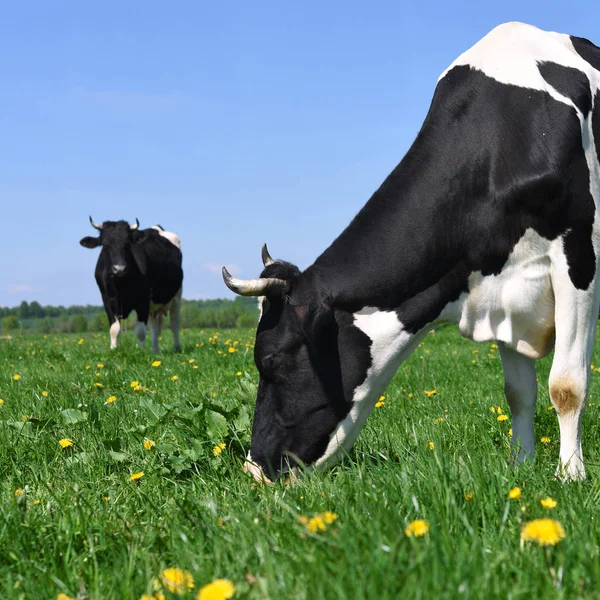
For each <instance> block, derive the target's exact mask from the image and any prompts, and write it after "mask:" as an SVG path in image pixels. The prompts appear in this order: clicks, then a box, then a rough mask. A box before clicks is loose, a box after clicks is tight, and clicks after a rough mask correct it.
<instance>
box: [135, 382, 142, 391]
mask: <svg viewBox="0 0 600 600" xmlns="http://www.w3.org/2000/svg"><path fill="white" fill-rule="evenodd" d="M141 389H142V386H141V385H139V384H138V385H136V386H135V387H134V388H133V391H134V392H139V391H141Z"/></svg>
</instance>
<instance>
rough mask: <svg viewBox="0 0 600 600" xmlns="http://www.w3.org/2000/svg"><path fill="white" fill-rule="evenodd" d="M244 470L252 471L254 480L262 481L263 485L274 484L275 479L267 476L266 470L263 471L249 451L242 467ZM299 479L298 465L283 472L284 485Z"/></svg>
mask: <svg viewBox="0 0 600 600" xmlns="http://www.w3.org/2000/svg"><path fill="white" fill-rule="evenodd" d="M242 471H243V472H244V473H250V474H251V475H252V477H254V480H255V481H257V482H258V483H260V484H261V485H265V484H267V485H274V483H275V482H274V481H273V480H272V479H270V478H269V477H267V475H266V474H265V472H264V471H263V469H262V467H261V466H260V465H257V464H256V463H255V462H254V461H253V460H252V456H250V453H249V452H248V456H247V457H246V462H244V466H243V467H242ZM297 480H298V470H297V468H296V467H291V468H290V469H289V470H286V472H285V473H282V476H281V479H278V481H281V482H282V483H283V484H284V485H286V486H288V485H294V483H296V481H297Z"/></svg>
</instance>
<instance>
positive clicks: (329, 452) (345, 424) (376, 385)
mask: <svg viewBox="0 0 600 600" xmlns="http://www.w3.org/2000/svg"><path fill="white" fill-rule="evenodd" d="M354 325H355V326H356V327H357V328H358V329H360V330H361V331H362V332H363V333H365V334H366V335H367V336H368V337H369V339H370V340H371V366H370V367H369V370H368V371H367V376H366V378H365V381H364V382H363V383H362V384H361V385H359V386H358V387H357V388H356V389H355V390H354V397H353V405H352V408H351V409H350V412H349V413H348V414H347V415H346V417H345V418H344V420H343V421H342V422H341V423H340V424H339V425H338V426H337V427H336V428H335V430H334V431H333V433H332V434H331V437H330V439H329V444H328V445H327V448H326V450H325V453H324V454H323V456H321V457H320V458H319V459H318V460H317V461H316V463H315V467H325V466H327V465H329V464H331V463H333V462H335V461H336V460H337V459H338V458H339V455H340V454H341V453H342V452H346V451H348V450H349V449H350V448H351V447H352V445H353V444H354V442H355V441H356V438H357V437H358V434H359V433H360V430H361V429H362V427H363V425H364V424H365V421H366V420H367V417H368V416H369V414H370V413H371V410H372V409H373V407H374V406H375V402H377V399H378V398H379V396H380V394H381V393H382V392H383V391H384V389H385V387H386V385H387V384H388V382H389V380H390V379H391V378H392V376H393V375H394V373H395V372H396V370H397V368H398V366H399V365H400V363H401V362H402V361H403V360H405V359H406V358H407V357H408V356H409V355H410V353H411V352H412V351H413V350H414V348H415V347H416V346H417V344H418V343H419V341H420V340H421V339H422V338H423V336H424V335H425V334H426V333H427V331H428V330H429V329H428V328H425V329H423V330H422V331H420V332H419V333H418V334H417V335H411V334H410V333H408V332H406V331H405V330H404V326H403V325H402V323H401V322H400V321H399V319H398V315H397V314H396V313H395V312H393V311H382V310H378V309H377V308H373V307H366V308H364V309H363V310H362V311H360V312H358V313H355V314H354Z"/></svg>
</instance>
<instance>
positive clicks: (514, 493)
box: [508, 487, 521, 500]
mask: <svg viewBox="0 0 600 600" xmlns="http://www.w3.org/2000/svg"><path fill="white" fill-rule="evenodd" d="M508 497H509V498H510V499H511V500H520V499H521V488H520V487H514V488H513V489H512V490H510V492H508Z"/></svg>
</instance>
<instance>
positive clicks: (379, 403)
mask: <svg viewBox="0 0 600 600" xmlns="http://www.w3.org/2000/svg"><path fill="white" fill-rule="evenodd" d="M384 404H385V402H384V401H383V400H378V401H377V402H375V408H381V407H382V406H383V405H384Z"/></svg>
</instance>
